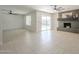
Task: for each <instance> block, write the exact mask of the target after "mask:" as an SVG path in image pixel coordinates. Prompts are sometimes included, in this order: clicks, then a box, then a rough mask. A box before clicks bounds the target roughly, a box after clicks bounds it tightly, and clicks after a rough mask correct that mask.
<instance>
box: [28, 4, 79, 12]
mask: <svg viewBox="0 0 79 59" xmlns="http://www.w3.org/2000/svg"><path fill="white" fill-rule="evenodd" d="M29 7H31V8H33V9H36V10H40V11H45V12H49V13H54V12H57V11H56V10H53V8H54V7H51V6H50V5H29ZM57 7H62V8H64V10H61V11H67V10H74V9H79V5H58V6H57ZM61 11H60V12H61Z"/></svg>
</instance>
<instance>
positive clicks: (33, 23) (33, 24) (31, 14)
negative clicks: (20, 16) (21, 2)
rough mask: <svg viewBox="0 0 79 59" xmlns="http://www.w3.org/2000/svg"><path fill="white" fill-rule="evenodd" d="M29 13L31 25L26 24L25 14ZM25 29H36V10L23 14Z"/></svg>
mask: <svg viewBox="0 0 79 59" xmlns="http://www.w3.org/2000/svg"><path fill="white" fill-rule="evenodd" d="M28 15H30V16H31V25H30V26H28V25H26V16H28ZM24 18H25V23H24V24H25V29H27V30H29V31H34V32H35V31H36V25H37V24H36V11H32V12H30V13H28V14H27V15H25V17H24Z"/></svg>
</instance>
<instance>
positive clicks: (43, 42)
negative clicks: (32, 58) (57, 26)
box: [0, 29, 79, 54]
mask: <svg viewBox="0 0 79 59" xmlns="http://www.w3.org/2000/svg"><path fill="white" fill-rule="evenodd" d="M3 34H4V37H3V46H1V47H0V53H27V54H52V53H55V54H56V53H57V54H60V53H61V54H62V53H70V54H71V53H79V34H78V33H69V32H63V31H54V30H52V31H42V32H29V31H26V30H23V29H21V30H14V31H5V32H4V33H3Z"/></svg>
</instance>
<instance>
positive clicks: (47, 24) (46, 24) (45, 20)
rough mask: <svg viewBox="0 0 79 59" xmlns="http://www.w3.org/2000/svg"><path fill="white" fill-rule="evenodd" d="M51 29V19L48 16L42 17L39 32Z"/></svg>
mask: <svg viewBox="0 0 79 59" xmlns="http://www.w3.org/2000/svg"><path fill="white" fill-rule="evenodd" d="M50 29H51V17H50V16H42V26H41V30H42V31H43V30H46V31H47V30H50Z"/></svg>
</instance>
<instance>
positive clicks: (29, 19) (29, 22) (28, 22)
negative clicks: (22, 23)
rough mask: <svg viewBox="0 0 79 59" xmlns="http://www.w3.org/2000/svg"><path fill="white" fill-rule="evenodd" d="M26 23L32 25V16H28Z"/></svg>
mask: <svg viewBox="0 0 79 59" xmlns="http://www.w3.org/2000/svg"><path fill="white" fill-rule="evenodd" d="M26 25H31V16H26Z"/></svg>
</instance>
